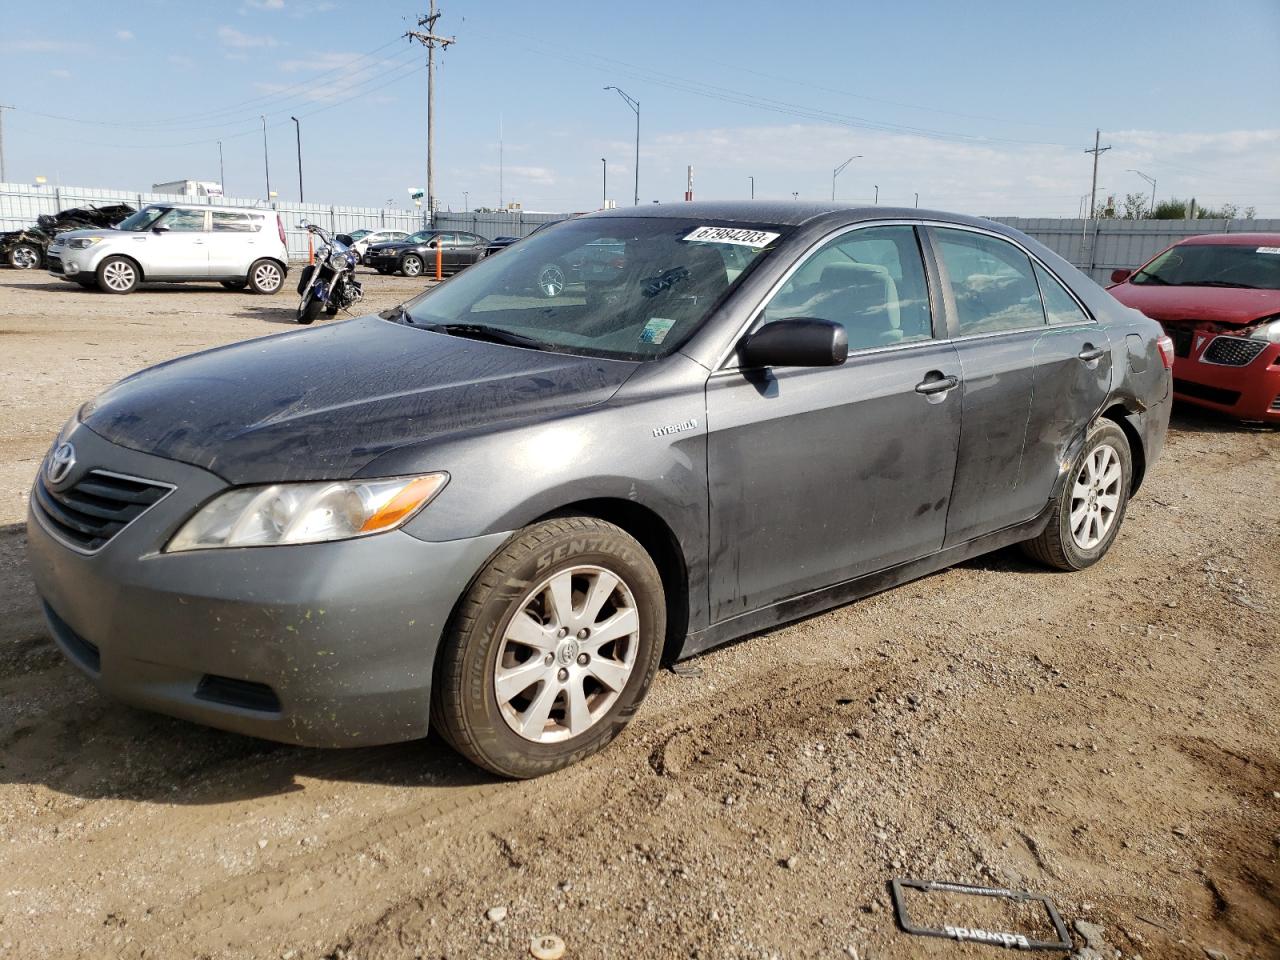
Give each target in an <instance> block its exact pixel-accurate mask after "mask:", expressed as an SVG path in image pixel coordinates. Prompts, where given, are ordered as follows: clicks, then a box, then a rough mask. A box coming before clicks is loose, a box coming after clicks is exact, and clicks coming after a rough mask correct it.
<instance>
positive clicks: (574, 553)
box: [431, 517, 667, 779]
mask: <svg viewBox="0 0 1280 960" xmlns="http://www.w3.org/2000/svg"><path fill="white" fill-rule="evenodd" d="M605 577H608V578H614V579H616V583H615V584H612V585H610V586H606V587H604V588H603V589H608V590H609V592H608V593H607V594H605V593H603V590H602V589H601V586H600V585H601V584H602V583H605V584H609V580H606V579H604V578H605ZM553 582H554V583H555V584H556V585H557V586H554V587H553V586H551V584H552V583H553ZM597 590H601V593H600V595H599V596H598V597H596V598H595V600H594V601H593V596H594V595H595V593H596V591H597ZM553 591H554V592H553ZM557 594H558V595H560V596H561V597H564V596H565V595H566V594H567V595H568V597H570V601H569V604H568V606H569V608H570V615H569V616H567V617H565V618H564V622H566V623H567V624H568V626H566V627H563V628H561V629H560V630H556V629H555V625H556V624H557V623H560V622H561V618H560V617H559V616H558V615H557V613H556V609H555V604H554V601H553V597H554V596H555V595H557ZM590 602H594V603H595V611H593V612H588V604H589V603H590ZM531 614H532V615H531ZM535 617H540V618H541V619H542V620H543V622H541V623H540V622H539V621H538V619H535ZM518 618H519V619H518ZM521 620H523V626H519V625H518V624H519V623H520V621H521ZM666 620H667V617H666V600H665V597H664V594H663V589H662V579H661V577H659V575H658V570H657V568H656V567H655V566H654V564H653V560H652V559H651V558H650V557H649V555H648V554H647V553H646V552H645V550H644V548H643V547H642V546H640V544H639V543H637V542H636V540H635V539H634V538H632V537H631V536H630V535H629V534H627V533H626V532H625V531H623V530H622V529H620V528H619V527H616V526H614V525H613V524H611V523H606V522H604V521H603V520H597V519H595V518H594V517H564V518H560V519H555V520H547V521H545V522H543V523H539V524H535V525H534V526H531V527H526V528H525V529H524V530H521V531H519V532H517V533H516V534H515V535H514V536H513V537H512V538H511V539H510V540H509V541H507V544H506V546H504V547H503V548H502V550H501V551H500V552H499V553H498V554H497V556H495V557H494V558H493V559H492V560H490V561H489V563H488V564H487V565H486V566H485V568H484V569H483V570H482V571H481V572H480V574H479V575H478V576H477V577H476V579H475V580H474V581H473V583H472V585H471V587H470V588H469V589H468V591H467V593H466V594H465V596H464V597H463V599H462V601H461V602H460V603H459V605H458V608H457V610H456V611H455V613H454V616H453V618H452V620H451V621H450V624H449V627H448V629H447V631H446V633H445V636H444V638H443V640H442V641H441V645H440V651H439V653H438V657H437V665H436V671H435V681H434V683H433V690H432V701H431V721H432V726H433V727H434V728H435V729H436V730H438V731H439V732H440V733H441V735H442V736H443V737H444V738H445V740H447V741H448V742H449V743H450V744H451V745H452V746H453V747H454V749H456V750H457V751H458V752H459V753H461V754H462V755H463V756H464V757H466V758H467V759H468V760H470V761H471V762H472V763H475V764H476V765H477V766H480V767H483V768H484V769H486V770H489V771H491V772H493V773H496V774H498V775H499V776H502V777H510V778H513V779H526V778H529V777H537V776H541V775H543V774H547V773H551V772H552V771H554V770H559V769H560V768H562V767H566V766H568V765H569V764H572V763H576V762H577V761H579V760H581V759H583V758H584V757H588V756H590V755H591V754H593V753H595V752H597V751H598V750H601V749H603V748H604V747H605V746H606V745H607V744H608V743H609V742H610V741H611V740H613V738H614V737H616V736H617V735H618V733H619V732H620V731H621V730H622V728H623V727H625V726H626V725H627V723H628V721H630V719H631V717H632V716H634V715H635V712H636V710H637V709H638V708H639V706H640V702H641V701H642V700H643V699H644V696H645V694H646V693H648V691H649V685H650V684H651V683H652V682H653V677H654V674H655V673H656V672H657V669H658V661H659V659H660V658H661V655H662V647H663V641H664V638H665V635H666ZM544 624H545V626H544ZM605 624H613V631H614V632H611V635H610V638H609V639H606V640H605V642H604V644H603V645H602V646H600V647H599V648H598V649H593V646H592V638H591V636H590V630H591V628H592V626H593V625H594V626H595V627H596V629H597V631H598V632H599V631H600V625H605ZM575 627H576V628H578V629H577V630H573V628H575ZM583 627H586V629H582V628H583ZM629 627H630V628H632V629H629V630H628V628H629ZM571 630H572V631H573V632H570V631H571ZM620 630H628V632H627V633H625V634H620V633H616V631H620ZM516 637H519V638H520V640H517V639H515V638H516ZM521 641H528V642H521ZM595 642H596V643H598V642H599V641H598V640H597V641H595ZM544 645H545V646H544ZM500 657H501V660H500ZM547 658H550V662H549V663H548V661H547ZM500 663H501V664H503V665H502V666H501V667H500V666H499V664H500ZM593 664H594V666H593ZM499 671H502V672H504V673H505V674H506V676H507V684H506V686H505V689H504V690H502V691H501V692H500V691H499V681H498V673H499ZM606 679H607V681H608V682H606ZM522 684H523V687H522V686H521V685H522ZM575 691H576V692H577V693H578V694H579V697H578V698H573V697H572V696H571V694H572V693H573V692H575ZM574 702H577V703H579V704H580V706H579V707H578V708H577V712H576V713H575V707H574ZM557 711H558V713H557ZM575 717H576V719H575ZM540 718H544V719H541V721H540V722H539V720H540ZM579 723H581V724H583V726H582V728H581V729H580V730H579V731H578V732H576V733H575V732H574V730H573V727H574V726H577V725H578V724H579ZM522 725H524V728H525V732H524V733H521V732H519V728H520V727H521V726H522Z"/></svg>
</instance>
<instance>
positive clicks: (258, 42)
mask: <svg viewBox="0 0 1280 960" xmlns="http://www.w3.org/2000/svg"><path fill="white" fill-rule="evenodd" d="M218 40H219V41H220V42H221V43H222V45H223V46H224V47H232V48H233V49H236V50H251V49H255V48H259V47H278V46H279V45H280V43H279V41H278V40H276V38H275V37H271V36H267V35H265V34H263V35H254V34H249V33H241V32H240V31H239V30H237V29H236V28H235V27H227V26H222V27H219V28H218Z"/></svg>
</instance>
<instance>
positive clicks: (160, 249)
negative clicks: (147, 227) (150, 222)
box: [139, 207, 209, 280]
mask: <svg viewBox="0 0 1280 960" xmlns="http://www.w3.org/2000/svg"><path fill="white" fill-rule="evenodd" d="M208 215H209V211H208V210H202V209H200V208H199V207H194V208H188V207H174V208H173V209H172V210H170V211H169V212H168V213H166V214H165V215H164V216H163V217H161V218H160V219H159V220H158V221H156V223H155V225H154V226H152V228H151V232H150V233H149V234H147V239H146V242H145V243H142V244H139V246H140V247H141V256H140V258H139V259H140V260H141V262H142V272H143V275H144V276H145V277H146V278H147V279H148V280H163V279H165V278H173V279H198V278H201V277H207V276H209V244H208V239H209V234H208V229H209V228H208V225H207V223H206V221H207V219H208Z"/></svg>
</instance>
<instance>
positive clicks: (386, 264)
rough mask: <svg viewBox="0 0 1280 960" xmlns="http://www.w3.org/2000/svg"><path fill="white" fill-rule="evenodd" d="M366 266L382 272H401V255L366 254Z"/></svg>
mask: <svg viewBox="0 0 1280 960" xmlns="http://www.w3.org/2000/svg"><path fill="white" fill-rule="evenodd" d="M364 262H365V264H366V265H367V266H370V267H374V268H375V269H381V270H399V269H400V254H398V253H369V254H365V261H364Z"/></svg>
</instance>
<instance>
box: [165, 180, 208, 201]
mask: <svg viewBox="0 0 1280 960" xmlns="http://www.w3.org/2000/svg"><path fill="white" fill-rule="evenodd" d="M151 192H152V193H174V194H177V195H178V196H180V197H193V198H194V197H220V196H222V184H220V183H218V182H217V181H216V180H169V181H167V182H166V183H153V184H152V185H151Z"/></svg>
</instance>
